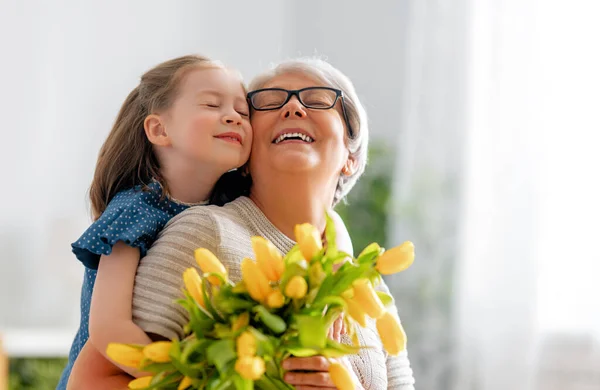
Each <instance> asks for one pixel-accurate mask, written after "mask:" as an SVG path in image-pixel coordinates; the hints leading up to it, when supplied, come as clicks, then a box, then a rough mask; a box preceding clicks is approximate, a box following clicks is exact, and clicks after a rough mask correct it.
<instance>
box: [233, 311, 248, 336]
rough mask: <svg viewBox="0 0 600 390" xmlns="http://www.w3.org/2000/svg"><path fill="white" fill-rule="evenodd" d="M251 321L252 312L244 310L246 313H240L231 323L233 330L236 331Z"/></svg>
mask: <svg viewBox="0 0 600 390" xmlns="http://www.w3.org/2000/svg"><path fill="white" fill-rule="evenodd" d="M249 323H250V313H248V312H244V313H242V314H240V315H239V316H238V317H237V318H236V319H235V321H233V324H232V325H231V330H232V331H234V332H237V331H238V330H240V329H242V328H244V327H246V326H248V324H249Z"/></svg>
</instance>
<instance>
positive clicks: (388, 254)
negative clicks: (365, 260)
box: [375, 241, 415, 275]
mask: <svg viewBox="0 0 600 390" xmlns="http://www.w3.org/2000/svg"><path fill="white" fill-rule="evenodd" d="M414 260H415V246H414V245H413V243H412V242H410V241H406V242H405V243H403V244H402V245H399V246H397V247H395V248H392V249H390V250H387V251H385V252H383V254H382V255H381V256H379V258H378V259H377V264H376V265H375V269H377V271H379V273H380V274H382V275H391V274H395V273H396V272H402V271H404V270H405V269H407V268H408V267H410V266H411V264H412V263H413V261H414Z"/></svg>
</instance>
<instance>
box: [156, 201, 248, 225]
mask: <svg viewBox="0 0 600 390" xmlns="http://www.w3.org/2000/svg"><path fill="white" fill-rule="evenodd" d="M247 202H252V201H251V200H250V199H248V198H246V197H239V198H237V199H235V200H233V201H231V202H229V203H227V204H225V205H223V206H217V205H204V206H193V207H190V208H188V209H187V210H185V211H183V212H181V213H180V214H179V215H177V216H176V217H174V218H172V219H171V220H170V221H169V223H168V224H167V226H165V231H168V230H170V229H175V228H179V227H182V226H194V227H196V228H202V227H206V228H209V229H216V228H217V227H219V226H223V225H245V224H246V222H245V218H244V215H245V213H244V210H243V208H242V207H241V205H243V204H246V203H247Z"/></svg>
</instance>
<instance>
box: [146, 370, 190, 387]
mask: <svg viewBox="0 0 600 390" xmlns="http://www.w3.org/2000/svg"><path fill="white" fill-rule="evenodd" d="M182 378H183V376H182V375H181V373H179V372H176V371H175V372H163V373H160V374H158V375H156V376H155V377H154V378H152V381H150V386H149V387H147V389H163V388H165V387H168V386H169V385H172V384H174V383H179V381H180V380H181V379H182Z"/></svg>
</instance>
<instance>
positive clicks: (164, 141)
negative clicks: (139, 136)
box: [144, 114, 171, 146]
mask: <svg viewBox="0 0 600 390" xmlns="http://www.w3.org/2000/svg"><path fill="white" fill-rule="evenodd" d="M144 131H145V132H146V137H148V140H149V141H150V143H151V144H153V145H157V146H170V145H171V139H170V138H169V136H168V135H167V131H166V129H165V126H164V124H163V122H162V119H161V117H160V116H158V115H156V114H150V115H148V116H147V117H146V119H144Z"/></svg>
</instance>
